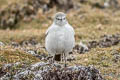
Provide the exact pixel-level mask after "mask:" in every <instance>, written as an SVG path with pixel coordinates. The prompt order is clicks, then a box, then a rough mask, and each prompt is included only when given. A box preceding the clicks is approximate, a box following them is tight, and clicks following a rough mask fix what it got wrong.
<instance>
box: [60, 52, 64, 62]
mask: <svg viewBox="0 0 120 80" xmlns="http://www.w3.org/2000/svg"><path fill="white" fill-rule="evenodd" d="M63 61H64V54H61V63H62V62H63Z"/></svg>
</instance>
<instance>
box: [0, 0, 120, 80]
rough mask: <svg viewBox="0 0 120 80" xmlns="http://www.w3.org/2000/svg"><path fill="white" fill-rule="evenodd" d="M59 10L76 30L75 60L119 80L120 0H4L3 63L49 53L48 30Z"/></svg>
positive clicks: (0, 26) (0, 24)
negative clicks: (46, 36)
mask: <svg viewBox="0 0 120 80" xmlns="http://www.w3.org/2000/svg"><path fill="white" fill-rule="evenodd" d="M59 11H62V12H65V13H66V14H67V19H68V22H69V23H70V24H71V25H72V26H73V28H74V29H75V33H76V35H75V38H76V45H77V46H76V50H77V52H76V53H77V54H74V55H75V56H76V58H77V61H74V62H75V63H77V64H80V65H85V66H87V65H94V66H96V67H97V68H98V69H100V71H101V73H102V75H104V77H105V78H106V80H119V79H120V0H0V47H1V49H0V65H3V64H7V63H15V62H24V61H26V62H27V63H28V62H29V63H30V64H32V63H35V62H39V61H40V60H41V59H39V58H38V57H35V56H32V55H31V54H39V55H40V54H42V55H44V53H47V52H46V51H45V49H44V39H45V31H46V29H47V28H48V27H49V26H50V25H51V24H52V22H53V18H54V15H55V13H57V12H59ZM80 42H82V43H80ZM80 45H82V46H83V45H85V46H87V47H88V48H87V50H86V48H85V47H84V48H85V49H83V50H82V49H81V48H80ZM16 53H18V54H17V55H16ZM26 53H30V54H26ZM82 53H85V54H82ZM26 57H27V60H26ZM70 65H73V64H70Z"/></svg>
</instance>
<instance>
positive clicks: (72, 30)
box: [68, 24, 75, 35]
mask: <svg viewBox="0 0 120 80" xmlns="http://www.w3.org/2000/svg"><path fill="white" fill-rule="evenodd" d="M68 25H69V28H70V30H71V32H72V33H73V35H75V31H74V29H73V27H72V26H71V25H70V24H68Z"/></svg>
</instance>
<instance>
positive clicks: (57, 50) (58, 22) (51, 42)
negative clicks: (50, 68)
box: [45, 12, 75, 66]
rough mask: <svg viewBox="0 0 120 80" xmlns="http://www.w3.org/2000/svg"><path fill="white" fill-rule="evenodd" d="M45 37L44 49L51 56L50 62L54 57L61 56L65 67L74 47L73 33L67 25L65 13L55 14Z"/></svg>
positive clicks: (71, 28)
mask: <svg viewBox="0 0 120 80" xmlns="http://www.w3.org/2000/svg"><path fill="white" fill-rule="evenodd" d="M45 35H46V37H45V48H46V50H47V52H48V54H49V55H50V56H52V62H54V59H55V55H58V56H59V55H62V57H63V60H64V63H65V66H66V61H67V56H69V52H71V51H72V49H73V47H74V46H75V31H74V29H73V27H72V26H71V25H70V24H69V23H68V21H67V19H66V14H65V13H63V12H57V13H56V14H55V16H54V20H53V23H52V24H51V26H50V27H49V28H48V29H47V31H46V33H45ZM58 56H57V57H58ZM62 57H61V60H62Z"/></svg>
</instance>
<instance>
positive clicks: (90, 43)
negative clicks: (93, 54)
mask: <svg viewBox="0 0 120 80" xmlns="http://www.w3.org/2000/svg"><path fill="white" fill-rule="evenodd" d="M98 44H99V43H98V42H97V41H90V42H88V48H89V49H91V48H96V47H97V46H98Z"/></svg>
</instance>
